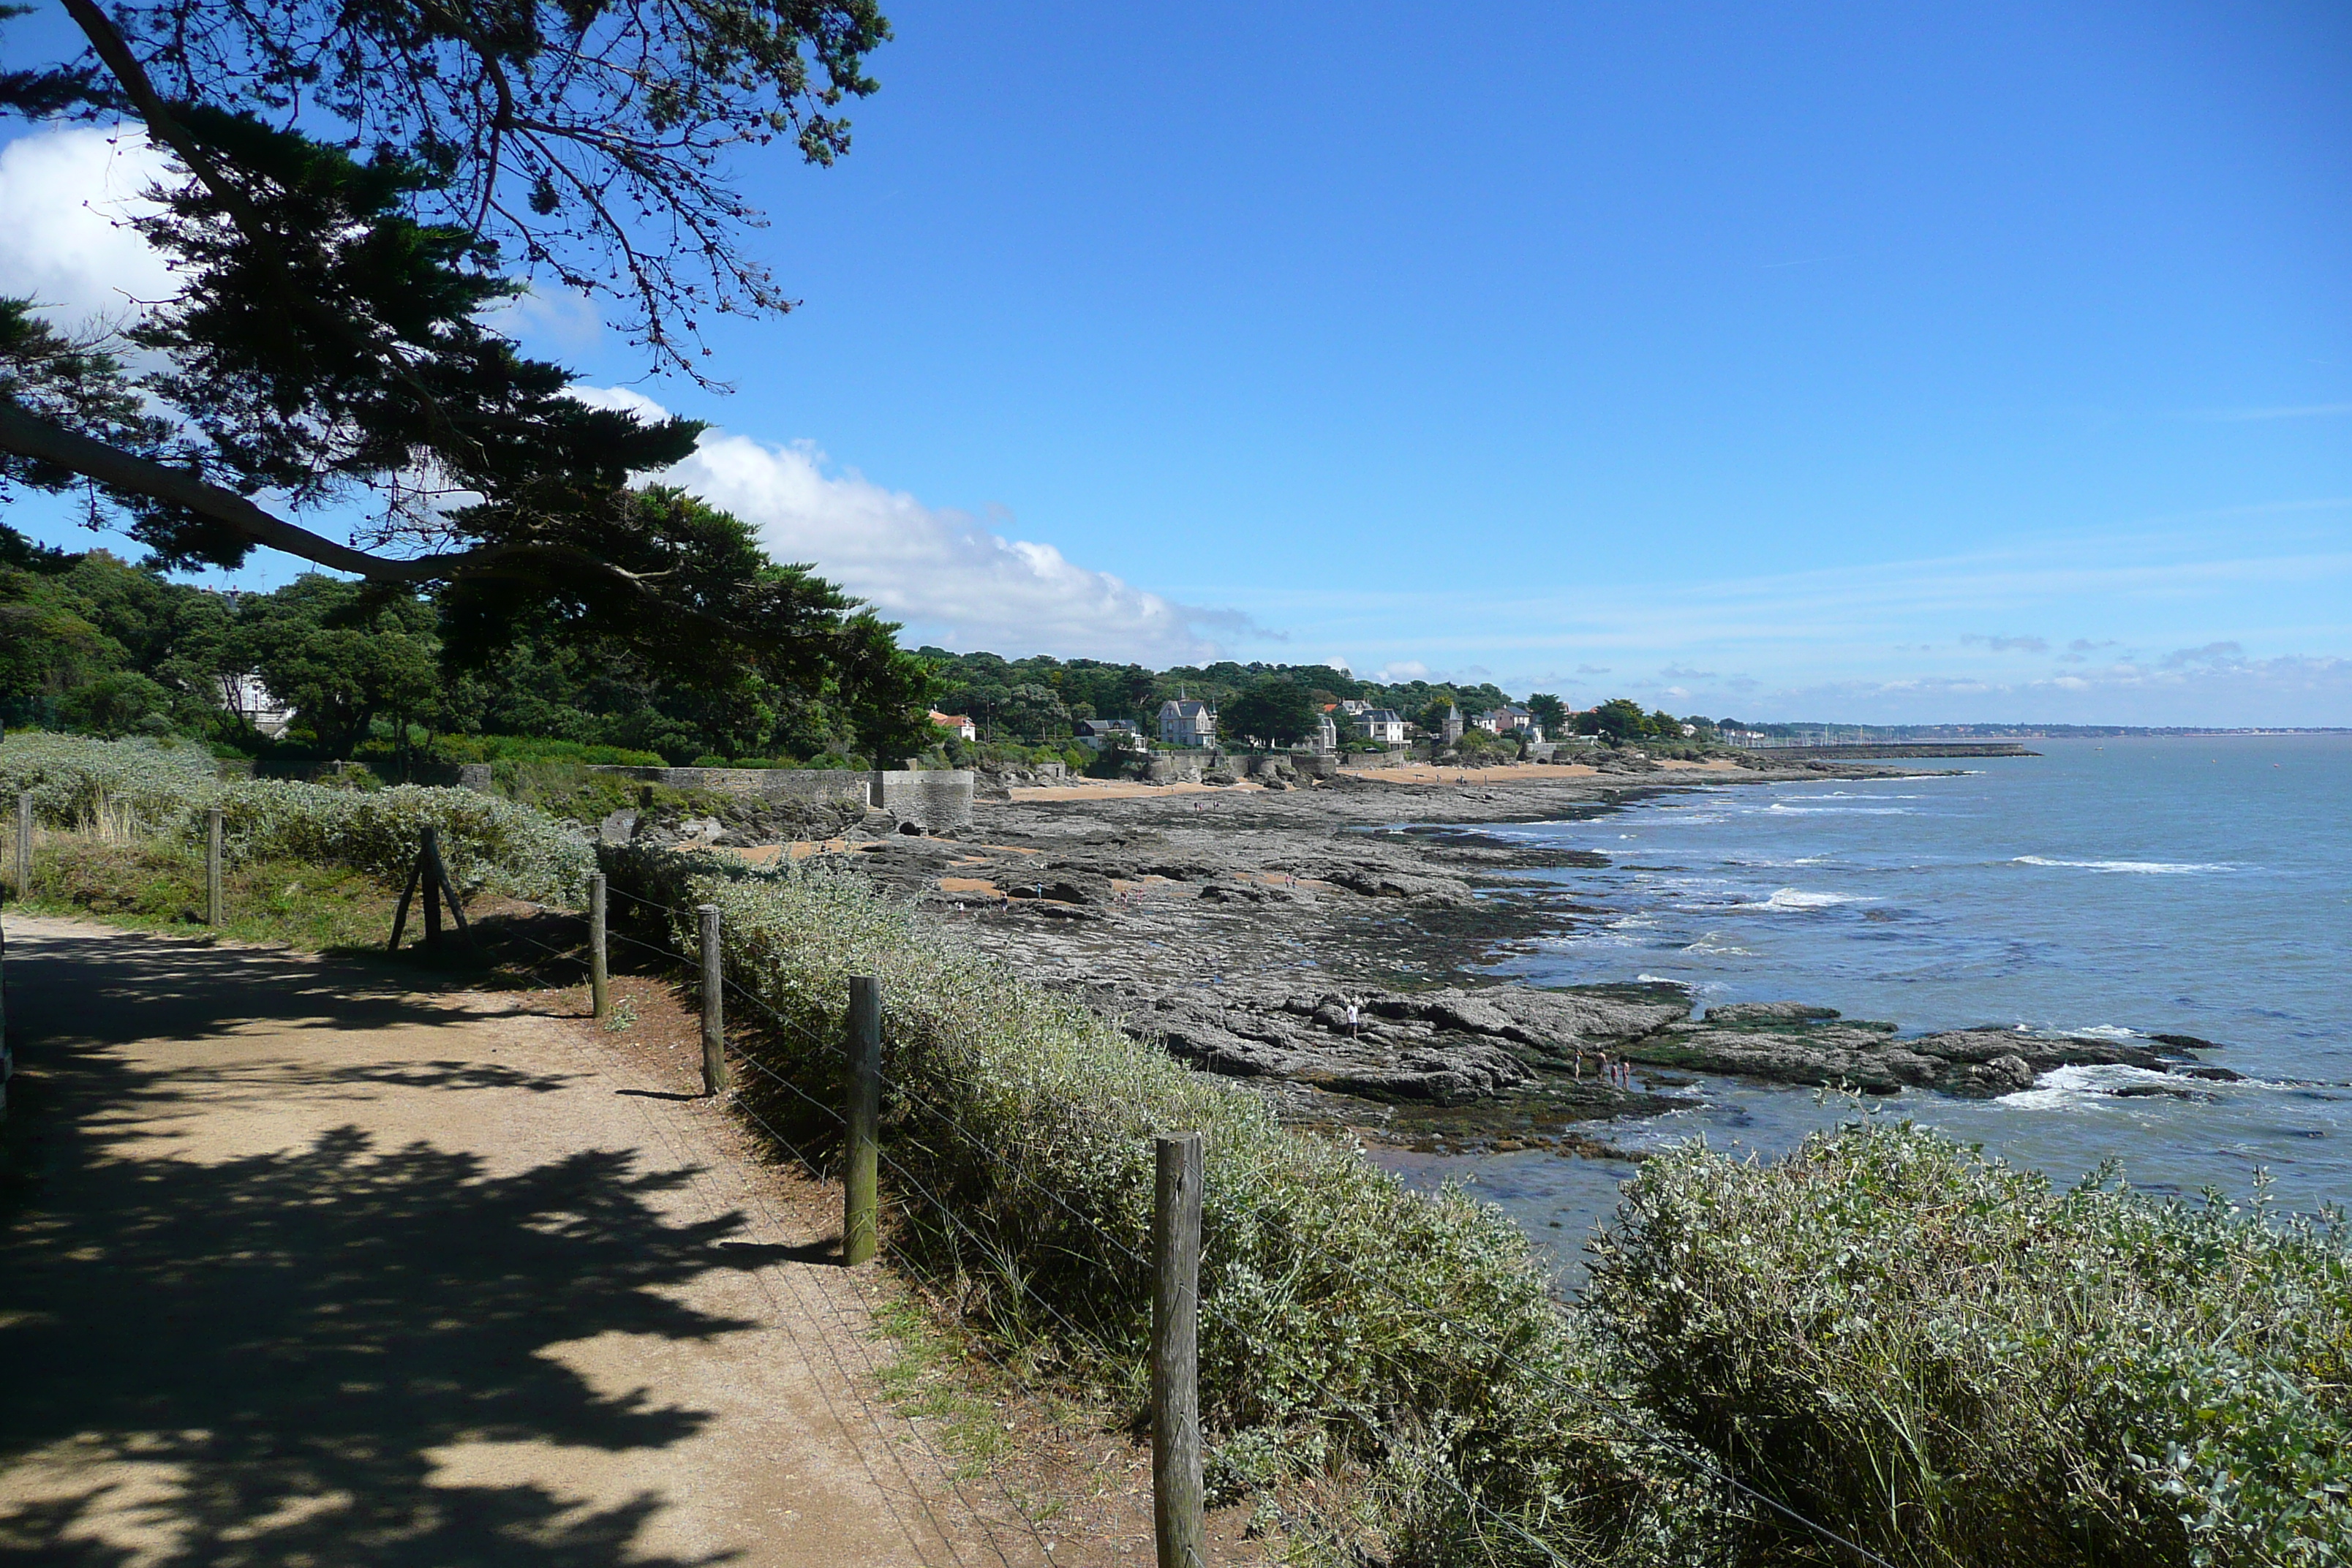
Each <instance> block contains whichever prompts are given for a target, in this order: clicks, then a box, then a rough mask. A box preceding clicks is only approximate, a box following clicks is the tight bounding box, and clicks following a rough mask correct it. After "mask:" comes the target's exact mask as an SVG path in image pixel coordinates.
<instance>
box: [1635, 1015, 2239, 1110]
mask: <svg viewBox="0 0 2352 1568" xmlns="http://www.w3.org/2000/svg"><path fill="white" fill-rule="evenodd" d="M2198 1043H2199V1044H2200V1045H2201V1044H2205V1043H2207V1042H2202V1041H2200V1042H2198ZM1625 1051H1626V1054H1627V1055H1628V1056H1630V1057H1632V1058H1633V1059H1634V1060H1635V1061H1638V1062H1643V1063H1647V1064H1649V1065H1652V1066H1655V1067H1666V1068H1685V1069H1687V1070H1690V1071H1693V1072H1709V1073H1725V1074H1730V1075H1735V1076H1738V1077H1741V1078H1758V1079H1769V1080H1771V1081H1773V1082H1776V1083H1805V1084H1823V1085H1830V1086H1833V1087H1844V1088H1848V1089H1859V1090H1860V1091H1862V1092H1863V1093H1864V1094H1894V1093H1896V1092H1897V1091H1899V1090H1902V1089H1937V1090H1940V1091H1941V1092H1943V1093H1945V1094H1952V1095H1959V1096H1962V1097H1964V1098H1967V1099H1971V1100H1989V1099H1991V1098H1992V1097H1994V1096H1996V1095H2003V1094H2014V1093H2016V1092H2017V1091H2018V1090H2019V1089H2030V1088H2032V1085H2033V1080H2034V1079H2035V1078H2037V1077H2038V1076H2040V1075H2041V1074H2042V1073H2045V1072H2048V1071H2050V1070H2051V1069H2052V1068H2062V1067H2115V1066H2121V1067H2136V1068H2150V1069H2153V1070H2156V1071H2159V1072H2172V1073H2179V1074H2181V1075H2182V1076H2187V1077H2208V1076H2211V1075H2213V1074H2216V1073H2227V1070H2228V1069H2226V1068H2206V1067H2204V1066H2203V1064H2201V1063H2200V1062H2198V1061H2196V1060H2195V1058H2190V1057H2188V1056H2186V1055H2184V1054H2183V1053H2182V1052H2181V1050H2180V1049H2179V1048H2158V1047H2155V1046H2152V1045H2147V1046H2144V1045H2138V1044H2135V1043H2133V1042H2131V1041H2128V1040H2115V1039H2106V1038H2102V1037H2094V1036H2087V1035H2032V1034H2027V1033H2025V1032H2023V1031H2021V1030H2018V1029H2010V1028H2002V1027H2000V1026H1997V1025H1988V1026H1982V1027H1979V1028H1974V1029H1950V1030H1946V1031H1944V1032H1943V1033H1940V1034H1934V1035H1921V1036H1918V1037H1916V1038H1912V1039H1907V1040H1906V1039H1898V1038H1896V1037H1895V1026H1894V1025H1893V1024H1884V1023H1874V1022H1864V1021H1861V1020H1855V1019H1847V1018H1843V1017H1841V1016H1839V1015H1838V1013H1837V1011H1836V1009H1834V1008H1831V1007H1811V1006H1806V1005H1803V1004H1801V1003H1795V1002H1767V1003H1750V1004H1733V1005H1727V1006H1722V1007H1717V1008H1713V1009H1711V1010H1710V1011H1709V1012H1708V1013H1707V1016H1706V1017H1705V1018H1703V1019H1696V1020H1694V1019H1690V1018H1683V1019H1680V1020H1677V1021H1676V1022H1675V1023H1672V1024H1669V1025H1667V1026H1665V1027H1664V1028H1662V1029H1660V1030H1659V1031H1657V1032H1656V1033H1655V1034H1653V1035H1651V1036H1649V1037H1646V1038H1643V1039H1641V1040H1638V1041H1635V1042H1633V1044H1631V1045H1630V1046H1628V1047H1625ZM2231 1076H2234V1075H2231Z"/></svg>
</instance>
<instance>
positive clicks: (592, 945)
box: [588, 871, 613, 1018]
mask: <svg viewBox="0 0 2352 1568" xmlns="http://www.w3.org/2000/svg"><path fill="white" fill-rule="evenodd" d="M612 1006H613V996H612V976H611V975H610V974H609V973H606V971H605V968H604V872H602V871H598V872H595V873H594V874H593V875H592V876H590V877H589V879H588V1008H589V1012H590V1014H591V1015H592V1016H594V1017H597V1018H602V1017H604V1015H605V1014H607V1013H609V1012H610V1011H612Z"/></svg>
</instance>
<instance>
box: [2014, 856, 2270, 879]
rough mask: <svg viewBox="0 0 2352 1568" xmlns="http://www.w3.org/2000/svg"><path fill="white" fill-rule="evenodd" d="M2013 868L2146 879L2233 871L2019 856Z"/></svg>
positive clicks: (2215, 866)
mask: <svg viewBox="0 0 2352 1568" xmlns="http://www.w3.org/2000/svg"><path fill="white" fill-rule="evenodd" d="M2010 864H2011V865H2012V866H2052V867H2064V868H2068V869H2071V870H2076V871H2128V872H2134V873H2137V874H2138V875H2140V876H2144V877H2161V876H2180V875H2186V874H2189V873H2191V872H2198V871H2234V870H2236V869H2237V868H2236V867H2235V866H2232V865H2231V864H2230V863H2229V862H2227V861H2205V860H2060V859H2057V858H2053V857H2051V856H2047V855H2020V856H2018V857H2016V858H2014V859H2012V860H2011V862H2010Z"/></svg>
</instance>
